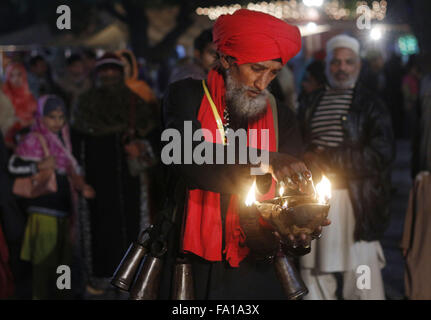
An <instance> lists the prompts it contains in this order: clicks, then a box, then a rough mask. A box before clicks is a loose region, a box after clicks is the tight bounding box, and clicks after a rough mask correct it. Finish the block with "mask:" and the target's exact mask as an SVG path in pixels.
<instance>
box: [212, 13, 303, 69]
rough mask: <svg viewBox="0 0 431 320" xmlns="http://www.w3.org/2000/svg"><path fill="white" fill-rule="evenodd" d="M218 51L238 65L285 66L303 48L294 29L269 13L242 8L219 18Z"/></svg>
mask: <svg viewBox="0 0 431 320" xmlns="http://www.w3.org/2000/svg"><path fill="white" fill-rule="evenodd" d="M213 41H214V43H215V44H216V45H217V50H218V51H220V52H222V53H224V54H226V55H229V56H232V57H234V58H236V59H237V61H236V62H237V64H244V63H256V62H261V61H267V60H274V59H281V60H282V63H283V64H285V63H286V62H287V61H288V60H289V59H291V58H292V57H294V56H295V55H296V54H297V53H298V52H299V50H300V49H301V34H300V32H299V29H298V28H297V27H295V26H291V25H290V24H288V23H286V22H284V21H283V20H280V19H277V18H276V17H274V16H271V15H269V14H266V13H262V12H257V11H251V10H247V9H240V10H237V11H235V13H234V14H231V15H228V14H226V15H222V16H220V17H219V18H218V19H217V21H216V22H215V24H214V27H213Z"/></svg>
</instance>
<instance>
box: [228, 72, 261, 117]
mask: <svg viewBox="0 0 431 320" xmlns="http://www.w3.org/2000/svg"><path fill="white" fill-rule="evenodd" d="M247 90H249V87H247V86H245V85H242V84H240V83H238V82H237V81H236V80H235V79H233V78H232V76H231V74H230V70H227V72H226V104H227V107H228V111H229V114H230V117H231V120H233V122H235V123H237V124H238V123H244V122H245V121H247V122H249V121H251V122H253V121H254V120H256V119H257V118H259V116H261V115H262V114H263V112H264V111H265V109H266V106H267V101H268V94H269V91H268V90H266V89H265V90H263V91H262V92H261V93H260V94H259V95H258V96H256V97H254V98H252V97H250V96H249V95H248V93H247ZM252 90H255V89H254V88H253V89H252Z"/></svg>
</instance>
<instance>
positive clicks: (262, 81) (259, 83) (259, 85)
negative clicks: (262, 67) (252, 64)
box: [254, 74, 271, 91]
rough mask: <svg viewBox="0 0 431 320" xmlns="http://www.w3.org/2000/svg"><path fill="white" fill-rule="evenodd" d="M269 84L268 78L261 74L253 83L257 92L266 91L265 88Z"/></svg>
mask: <svg viewBox="0 0 431 320" xmlns="http://www.w3.org/2000/svg"><path fill="white" fill-rule="evenodd" d="M270 82H271V79H270V77H269V76H268V75H266V74H263V75H261V76H260V77H259V78H257V79H256V81H255V82H254V86H255V88H256V89H258V90H259V91H263V90H265V89H266V87H268V85H269V83H270Z"/></svg>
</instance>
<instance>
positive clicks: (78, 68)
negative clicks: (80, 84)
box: [67, 61, 85, 77]
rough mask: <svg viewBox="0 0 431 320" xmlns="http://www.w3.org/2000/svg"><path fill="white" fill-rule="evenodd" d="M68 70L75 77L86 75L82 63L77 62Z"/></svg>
mask: <svg viewBox="0 0 431 320" xmlns="http://www.w3.org/2000/svg"><path fill="white" fill-rule="evenodd" d="M67 70H68V71H69V72H70V74H71V75H72V76H74V77H81V76H83V75H84V73H85V69H84V63H83V62H82V61H75V62H74V63H72V64H71V65H69V66H68V67H67Z"/></svg>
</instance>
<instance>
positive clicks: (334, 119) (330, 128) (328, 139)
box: [311, 88, 353, 147]
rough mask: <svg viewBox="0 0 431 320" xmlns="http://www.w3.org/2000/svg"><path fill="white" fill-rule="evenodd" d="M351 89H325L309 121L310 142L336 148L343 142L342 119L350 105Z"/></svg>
mask: <svg viewBox="0 0 431 320" xmlns="http://www.w3.org/2000/svg"><path fill="white" fill-rule="evenodd" d="M352 97H353V89H343V90H339V89H338V90H335V89H330V88H327V89H326V91H325V93H324V94H323V97H322V99H321V100H320V103H319V105H318V106H317V108H316V111H315V112H314V114H313V117H312V119H311V141H312V143H313V144H315V145H317V146H321V147H338V146H339V145H340V144H341V143H342V142H343V136H344V133H343V127H342V118H343V117H345V116H347V114H348V113H349V108H350V105H351V103H352Z"/></svg>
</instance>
